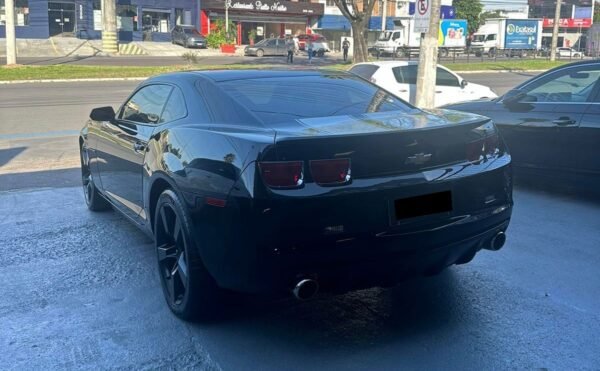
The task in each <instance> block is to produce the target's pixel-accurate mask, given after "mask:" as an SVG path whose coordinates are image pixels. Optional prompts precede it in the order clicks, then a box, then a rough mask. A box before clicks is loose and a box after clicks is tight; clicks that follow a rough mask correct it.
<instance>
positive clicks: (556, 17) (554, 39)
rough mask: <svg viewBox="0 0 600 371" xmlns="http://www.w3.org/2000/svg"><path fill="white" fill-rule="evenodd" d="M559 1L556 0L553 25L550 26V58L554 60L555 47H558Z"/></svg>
mask: <svg viewBox="0 0 600 371" xmlns="http://www.w3.org/2000/svg"><path fill="white" fill-rule="evenodd" d="M560 2H561V0H556V10H555V11H554V25H553V28H552V46H551V47H550V60H551V61H555V60H556V48H557V47H558V26H559V24H560V5H561V4H560Z"/></svg>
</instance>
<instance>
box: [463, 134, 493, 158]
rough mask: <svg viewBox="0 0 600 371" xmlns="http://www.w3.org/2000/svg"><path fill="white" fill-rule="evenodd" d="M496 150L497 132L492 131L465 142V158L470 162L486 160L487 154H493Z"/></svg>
mask: <svg viewBox="0 0 600 371" xmlns="http://www.w3.org/2000/svg"><path fill="white" fill-rule="evenodd" d="M497 151H498V134H497V133H494V134H492V135H490V136H488V137H485V138H480V139H477V140H475V141H473V142H471V143H469V144H467V160H469V161H470V162H480V161H483V160H487V158H488V156H492V155H494V154H495V153H496V152H497Z"/></svg>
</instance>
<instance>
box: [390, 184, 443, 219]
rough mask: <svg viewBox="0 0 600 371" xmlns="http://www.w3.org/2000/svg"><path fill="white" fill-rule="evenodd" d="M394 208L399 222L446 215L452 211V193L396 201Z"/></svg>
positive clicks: (432, 194) (439, 193)
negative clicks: (441, 214)
mask: <svg viewBox="0 0 600 371" xmlns="http://www.w3.org/2000/svg"><path fill="white" fill-rule="evenodd" d="M394 206H395V209H396V219H398V220H401V219H408V218H416V217H418V216H425V215H430V214H439V213H446V212H450V211H452V192H450V191H444V192H438V193H430V194H427V195H422V196H416V197H410V198H402V199H398V200H396V201H394Z"/></svg>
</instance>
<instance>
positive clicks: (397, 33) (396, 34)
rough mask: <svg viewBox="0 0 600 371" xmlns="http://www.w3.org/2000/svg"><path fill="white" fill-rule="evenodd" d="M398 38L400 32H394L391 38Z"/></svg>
mask: <svg viewBox="0 0 600 371" xmlns="http://www.w3.org/2000/svg"><path fill="white" fill-rule="evenodd" d="M399 38H400V32H394V35H393V36H392V40H394V41H395V40H398V39H399Z"/></svg>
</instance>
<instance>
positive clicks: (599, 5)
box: [594, 1, 600, 23]
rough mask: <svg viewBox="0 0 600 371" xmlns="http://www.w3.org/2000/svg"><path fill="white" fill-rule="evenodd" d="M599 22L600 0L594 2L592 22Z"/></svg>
mask: <svg viewBox="0 0 600 371" xmlns="http://www.w3.org/2000/svg"><path fill="white" fill-rule="evenodd" d="M596 22H600V1H596V4H594V23H596Z"/></svg>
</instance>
